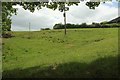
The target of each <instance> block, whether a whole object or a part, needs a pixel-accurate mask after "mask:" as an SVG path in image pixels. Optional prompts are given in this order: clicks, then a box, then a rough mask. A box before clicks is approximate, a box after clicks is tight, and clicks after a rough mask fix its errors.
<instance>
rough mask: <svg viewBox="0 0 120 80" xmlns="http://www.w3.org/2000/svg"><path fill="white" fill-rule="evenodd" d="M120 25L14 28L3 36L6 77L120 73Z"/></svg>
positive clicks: (110, 75)
mask: <svg viewBox="0 0 120 80" xmlns="http://www.w3.org/2000/svg"><path fill="white" fill-rule="evenodd" d="M117 31H118V29H117V28H111V29H101V28H99V29H98V28H97V29H94V28H92V29H89V28H88V29H71V30H67V35H66V36H65V35H64V30H48V31H36V32H31V33H30V32H12V34H13V35H15V37H12V38H8V39H6V38H4V39H3V43H4V44H3V56H2V57H3V78H31V77H32V78H44V77H49V78H50V77H60V78H61V77H64V78H66V77H69V78H70V77H72V78H77V77H79V78H84V77H85V78H99V77H103V78H104V77H112V78H114V77H118V76H119V75H118V74H117V71H118V68H117V67H118V66H117V61H118V59H117V57H118V55H117V53H118V35H117V34H118V32H117Z"/></svg>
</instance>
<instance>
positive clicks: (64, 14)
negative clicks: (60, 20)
mask: <svg viewBox="0 0 120 80" xmlns="http://www.w3.org/2000/svg"><path fill="white" fill-rule="evenodd" d="M63 16H64V27H65V35H66V34H67V32H66V12H65V4H64V13H63Z"/></svg>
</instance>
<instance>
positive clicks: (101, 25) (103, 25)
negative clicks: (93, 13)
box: [53, 22, 120, 29]
mask: <svg viewBox="0 0 120 80" xmlns="http://www.w3.org/2000/svg"><path fill="white" fill-rule="evenodd" d="M118 27H120V23H119V24H118V23H112V24H109V23H107V22H102V23H94V22H93V23H92V24H90V25H88V24H86V23H82V24H70V23H68V24H66V28H68V29H70V28H118ZM53 29H64V25H63V24H61V23H59V24H55V25H54V26H53Z"/></svg>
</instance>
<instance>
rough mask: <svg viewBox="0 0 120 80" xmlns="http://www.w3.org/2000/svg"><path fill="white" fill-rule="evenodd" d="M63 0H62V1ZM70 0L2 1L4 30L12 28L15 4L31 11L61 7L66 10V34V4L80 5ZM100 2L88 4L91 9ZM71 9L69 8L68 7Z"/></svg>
mask: <svg viewBox="0 0 120 80" xmlns="http://www.w3.org/2000/svg"><path fill="white" fill-rule="evenodd" d="M60 1H61V2H60ZM69 1H70V0H67V2H62V0H52V2H49V1H48V0H46V2H45V1H44V2H42V1H40V2H2V30H3V32H5V31H10V29H11V23H12V22H11V16H12V15H13V14H17V9H15V8H13V6H14V5H20V6H22V7H23V8H24V9H25V10H27V9H28V10H30V12H34V11H35V9H36V8H37V9H38V10H39V9H41V8H42V7H47V8H50V9H53V10H56V9H59V11H61V12H64V21H65V34H66V16H65V15H66V14H65V11H66V7H65V5H68V6H72V5H74V4H75V5H78V3H80V2H79V0H78V2H69ZM99 4H100V2H86V5H87V6H88V7H89V8H90V9H95V7H98V5H99ZM67 9H69V8H67Z"/></svg>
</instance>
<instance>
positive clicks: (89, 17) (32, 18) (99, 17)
mask: <svg viewBox="0 0 120 80" xmlns="http://www.w3.org/2000/svg"><path fill="white" fill-rule="evenodd" d="M17 8H18V14H17V15H13V16H12V31H28V30H29V22H30V23H31V30H32V31H36V30H40V29H41V28H51V29H52V28H53V26H54V24H56V23H63V21H64V19H63V13H62V12H60V11H58V10H55V11H53V10H51V9H48V8H42V9H40V10H39V11H38V10H35V12H34V13H31V12H30V11H28V10H24V9H23V8H22V7H20V6H17ZM69 8H70V9H69V11H67V12H66V13H67V23H74V24H81V23H84V22H86V23H88V24H90V23H92V22H102V21H109V20H111V19H114V18H116V17H118V3H117V2H114V1H113V2H107V3H105V4H103V3H102V4H100V5H99V7H97V8H96V9H95V10H92V9H89V8H88V6H86V5H85V3H84V2H82V3H80V4H79V5H78V6H75V5H74V6H71V7H69Z"/></svg>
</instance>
